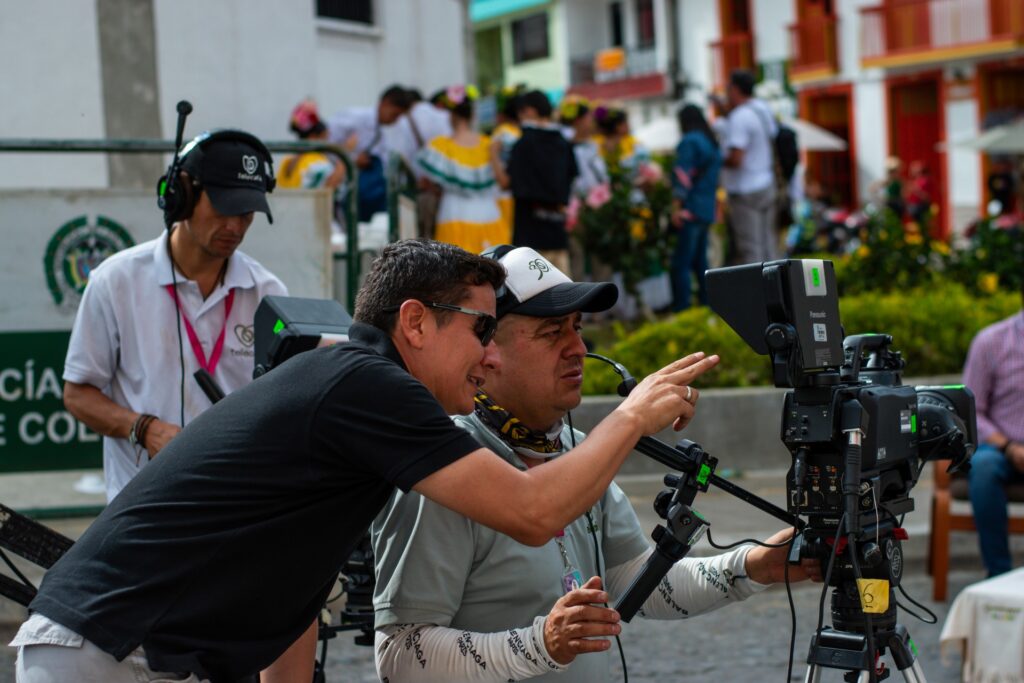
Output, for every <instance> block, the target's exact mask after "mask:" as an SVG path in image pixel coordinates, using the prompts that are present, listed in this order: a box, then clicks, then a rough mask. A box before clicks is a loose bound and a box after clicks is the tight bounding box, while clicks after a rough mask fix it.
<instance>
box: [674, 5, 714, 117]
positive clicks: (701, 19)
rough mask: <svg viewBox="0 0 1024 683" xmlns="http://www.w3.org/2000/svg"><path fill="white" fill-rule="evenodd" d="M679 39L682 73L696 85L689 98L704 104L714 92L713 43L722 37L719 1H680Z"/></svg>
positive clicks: (687, 96)
mask: <svg viewBox="0 0 1024 683" xmlns="http://www.w3.org/2000/svg"><path fill="white" fill-rule="evenodd" d="M677 8H678V15H679V19H678V21H679V42H680V60H681V65H682V70H683V73H684V74H685V75H686V77H687V78H688V79H689V81H690V83H691V84H692V86H694V87H693V88H691V89H690V90H687V92H686V99H687V100H691V101H694V102H698V103H700V104H704V102H705V101H706V99H707V94H708V93H710V92H711V87H712V83H711V48H710V47H708V46H709V44H710V43H713V42H714V41H716V40H718V39H719V38H720V37H721V31H720V26H721V24H720V22H719V20H718V3H717V2H709V1H708V0H679V2H678V5H677Z"/></svg>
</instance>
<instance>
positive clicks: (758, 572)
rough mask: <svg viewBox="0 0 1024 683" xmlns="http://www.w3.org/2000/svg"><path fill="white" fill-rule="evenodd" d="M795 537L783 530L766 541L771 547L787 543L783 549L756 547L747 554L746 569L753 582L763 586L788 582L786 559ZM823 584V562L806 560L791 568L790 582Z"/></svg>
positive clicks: (788, 531)
mask: <svg viewBox="0 0 1024 683" xmlns="http://www.w3.org/2000/svg"><path fill="white" fill-rule="evenodd" d="M792 536H793V530H792V529H783V530H782V531H780V532H778V533H776V534H774V535H773V536H772V537H771V538H769V539H768V540H766V541H765V543H768V544H770V545H779V544H780V543H786V545H784V546H783V547H781V548H763V547H761V546H759V545H756V546H754V547H753V548H751V549H750V552H749V553H747V561H746V569H747V576H749V577H750V578H751V579H752V580H753V581H757V582H758V583H762V584H771V583H780V582H782V581H785V580H786V557H787V556H788V555H789V544H788V541H789V539H790V538H792ZM807 579H810V580H811V581H816V582H819V583H820V582H821V581H822V574H821V562H820V561H818V560H814V559H810V558H804V559H802V560H800V564H793V565H790V566H789V582H790V583H796V582H797V581H805V580H807Z"/></svg>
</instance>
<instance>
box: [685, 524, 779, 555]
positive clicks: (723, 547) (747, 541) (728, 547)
mask: <svg viewBox="0 0 1024 683" xmlns="http://www.w3.org/2000/svg"><path fill="white" fill-rule="evenodd" d="M705 536H707V537H708V544H709V545H710V546H711V547H712V548H715V549H717V550H732V549H733V548H737V547H739V546H741V545H747V544H751V543H752V544H754V545H759V546H761V547H762V548H785V547H787V546H789V545H790V544H792V542H793V539H792V538H791V539H789V540H788V541H786V542H785V543H765V542H764V541H758V540H757V539H755V538H744V539H743V540H742V541H736V542H735V543H729V544H728V545H718V544H717V543H715V541H714V539H712V538H711V527H708V530H707V532H706V533H705Z"/></svg>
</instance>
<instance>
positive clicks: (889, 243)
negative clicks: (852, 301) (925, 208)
mask: <svg viewBox="0 0 1024 683" xmlns="http://www.w3.org/2000/svg"><path fill="white" fill-rule="evenodd" d="M922 230H923V229H922V228H921V227H920V226H918V225H917V224H915V223H909V224H907V225H904V224H903V223H902V221H901V220H900V218H899V217H898V216H897V215H896V214H895V213H894V212H892V211H891V210H888V209H884V210H882V211H879V212H878V213H876V214H874V215H873V216H872V217H871V219H870V220H869V221H868V223H867V225H866V226H865V227H864V229H863V230H862V231H861V235H860V239H861V246H860V247H859V248H858V249H857V251H856V252H855V253H854V254H852V255H849V256H847V257H845V258H844V259H837V260H841V261H845V263H844V264H843V267H842V277H839V278H837V280H838V282H839V284H840V289H841V291H842V292H843V293H844V294H857V293H860V292H868V291H876V290H880V289H881V290H886V291H888V290H892V289H899V290H908V289H912V288H914V287H923V286H925V285H930V284H932V283H934V282H937V281H938V280H939V278H940V277H941V272H942V269H943V265H944V256H945V254H948V253H949V248H948V247H947V246H946V245H945V243H943V242H937V241H933V240H930V239H929V238H928V235H927V232H923V231H922ZM836 274H837V276H838V275H839V274H840V273H839V271H838V269H837V273H836Z"/></svg>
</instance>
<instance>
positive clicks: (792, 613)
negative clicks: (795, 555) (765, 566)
mask: <svg viewBox="0 0 1024 683" xmlns="http://www.w3.org/2000/svg"><path fill="white" fill-rule="evenodd" d="M797 532H798V529H797V528H796V527H793V535H792V536H790V537H789V548H790V549H789V551H788V552H787V553H786V561H785V563H784V564H783V577H784V578H785V581H786V598H787V599H788V600H789V620H790V627H789V665H788V666H787V667H786V681H787V683H788V682H789V681H791V680H793V653H794V652H795V651H796V605H795V604H794V603H793V588H792V586H790V585H789V555H791V554H792V551H793V544H794V543H795V542H796V535H797Z"/></svg>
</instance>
